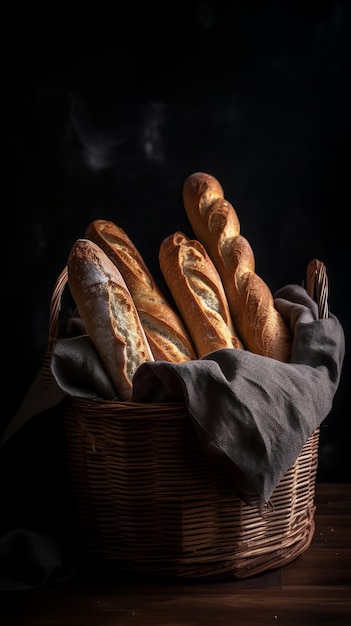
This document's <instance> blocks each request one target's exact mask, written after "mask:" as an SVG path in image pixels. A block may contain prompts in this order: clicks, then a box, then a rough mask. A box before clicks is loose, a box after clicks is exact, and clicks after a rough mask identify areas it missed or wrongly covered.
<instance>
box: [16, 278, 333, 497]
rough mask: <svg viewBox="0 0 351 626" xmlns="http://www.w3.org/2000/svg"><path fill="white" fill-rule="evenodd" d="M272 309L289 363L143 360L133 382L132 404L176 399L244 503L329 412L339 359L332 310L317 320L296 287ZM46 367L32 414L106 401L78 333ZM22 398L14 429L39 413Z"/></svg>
mask: <svg viewBox="0 0 351 626" xmlns="http://www.w3.org/2000/svg"><path fill="white" fill-rule="evenodd" d="M275 306H276V308H277V310H278V311H279V312H280V313H281V315H282V316H283V318H284V319H285V321H286V323H287V324H288V325H289V326H290V328H291V330H292V332H293V336H294V341H293V347H292V355H291V362H290V363H282V362H280V361H276V360H274V359H271V358H268V357H263V356H260V355H256V354H253V353H251V352H249V351H246V350H234V349H225V350H219V351H216V352H212V353H211V354H208V355H207V356H206V357H203V358H202V359H199V360H195V361H188V362H185V363H181V364H176V363H169V362H165V361H154V362H148V363H144V364H143V365H142V366H141V367H140V368H139V369H138V370H137V372H136V374H135V376H134V380H133V401H135V402H169V401H171V402H174V401H184V402H185V404H186V406H187V409H188V411H189V415H190V418H191V419H192V421H193V424H194V427H195V429H196V432H197V434H198V436H199V439H200V442H201V444H202V446H203V448H204V450H205V451H206V452H207V453H208V454H209V455H210V456H211V457H212V458H213V459H214V461H215V462H218V463H219V464H220V465H221V466H222V467H223V469H224V470H225V471H226V472H227V473H228V474H229V476H230V477H231V478H232V479H233V482H234V486H236V488H237V493H238V495H239V496H240V497H241V498H242V499H243V500H245V501H247V502H251V501H252V500H253V499H257V498H259V499H260V500H261V502H263V501H264V502H267V501H269V499H270V497H271V495H272V493H273V491H274V489H275V487H276V486H277V484H278V483H279V481H280V479H281V478H282V477H283V475H284V474H285V472H286V471H287V470H288V469H289V468H290V466H291V465H292V464H293V463H294V462H295V460H296V458H297V457H298V455H299V453H300V451H301V449H302V447H303V445H304V444H305V443H306V441H307V439H308V438H309V437H310V436H311V435H312V434H313V432H314V431H315V429H316V428H317V427H318V426H319V425H320V424H321V423H322V422H323V420H324V419H325V418H326V417H327V415H328V414H329V412H330V410H331V408H332V403H333V398H334V395H335V392H336V390H337V387H338V384H339V380H340V375H341V369H342V364H343V359H344V354H345V339H344V333H343V329H342V327H341V324H340V322H339V321H338V319H337V318H336V317H335V316H333V315H332V314H330V315H329V317H328V319H318V310H317V305H316V303H315V302H314V301H313V300H312V298H310V297H309V296H308V294H307V292H306V290H305V289H304V288H303V287H300V286H299V285H288V286H286V287H284V288H282V289H281V290H279V291H278V292H277V293H276V294H275ZM51 369H52V373H53V375H54V378H55V380H56V385H57V386H55V383H54V384H53V385H52V391H51V395H50V393H49V394H48V390H44V389H43V392H42V400H43V402H42V404H43V406H42V407H41V410H45V409H46V408H48V406H49V405H48V402H51V405H52V404H55V399H56V400H57V402H59V401H61V400H62V398H63V397H64V396H65V395H69V396H79V397H85V398H92V399H93V398H95V399H96V398H104V399H113V394H114V392H113V388H112V386H111V384H110V381H109V380H108V377H107V375H106V373H105V371H104V369H103V367H102V364H101V362H100V360H99V358H98V356H97V354H96V352H95V350H94V348H93V346H92V343H91V342H90V340H89V338H88V337H87V335H83V336H78V337H71V338H67V339H61V340H59V341H58V342H57V344H56V347H55V349H54V351H53V354H52V360H51ZM30 395H32V394H29V396H30ZM48 396H49V397H48ZM50 398H51V399H50ZM30 400H31V401H30V402H27V403H26V402H25V403H24V406H23V407H21V409H20V411H19V414H18V416H17V418H16V416H15V419H14V421H13V425H12V428H14V430H16V429H18V428H19V427H20V423H23V422H24V421H26V420H28V419H29V418H31V417H33V415H34V414H35V411H36V412H39V406H40V398H38V397H37V398H36V402H35V410H34V411H33V402H32V398H30ZM10 435H11V424H10V428H9V431H8V432H7V434H6V437H7V438H8V437H9V436H10Z"/></svg>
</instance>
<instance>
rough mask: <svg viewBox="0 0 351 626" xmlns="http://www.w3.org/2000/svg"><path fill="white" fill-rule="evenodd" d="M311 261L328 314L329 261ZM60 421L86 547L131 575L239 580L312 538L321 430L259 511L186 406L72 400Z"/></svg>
mask: <svg viewBox="0 0 351 626" xmlns="http://www.w3.org/2000/svg"><path fill="white" fill-rule="evenodd" d="M311 263H314V265H312V266H311V264H310V265H309V269H308V272H307V283H308V284H310V286H309V289H308V290H309V292H310V293H311V295H312V292H313V295H314V297H316V299H317V300H318V302H319V304H320V316H321V317H325V316H326V315H327V314H328V313H327V308H326V307H327V305H326V297H325V294H326V278H325V272H324V266H323V264H320V265H319V266H318V263H319V262H317V269H316V270H314V268H315V267H316V264H315V260H314V262H311ZM321 272H322V276H323V288H322V289H320V285H321V281H320V276H321ZM323 272H324V273H323ZM66 280H67V276H66V271H65V270H64V271H63V272H62V274H61V276H60V277H59V279H58V281H57V283H56V285H55V289H54V293H53V297H52V306H51V315H50V340H49V349H48V353H47V363H46V366H45V365H44V374H45V375H47V376H48V377H50V376H51V374H50V371H49V359H50V353H51V350H52V348H53V345H54V343H55V341H56V340H57V336H58V327H59V322H58V318H59V314H60V309H61V295H62V290H63V288H64V286H65V284H66ZM311 285H312V286H311ZM316 285H317V287H316ZM318 286H319V287H318ZM64 421H65V431H66V448H67V459H68V465H69V474H70V480H71V484H72V491H73V496H74V500H75V503H76V507H77V512H78V515H79V519H80V526H81V530H82V541H83V546H84V550H85V551H86V553H87V554H88V555H90V556H91V557H92V558H94V560H95V559H97V560H98V561H100V560H101V561H102V562H103V563H105V564H106V563H108V564H109V565H110V566H112V567H116V568H118V569H119V570H122V571H125V572H129V573H131V572H133V573H138V574H148V575H157V576H159V575H162V576H165V575H166V576H170V577H173V578H178V579H188V580H190V579H193V580H195V579H200V580H217V579H224V578H226V579H233V578H246V577H249V576H253V575H255V574H258V573H261V572H264V571H267V570H271V569H274V568H277V567H280V566H283V565H286V564H287V563H289V562H290V561H292V560H293V559H295V558H296V557H297V556H299V555H300V554H302V553H303V552H304V551H305V550H306V549H307V548H308V546H309V545H310V542H311V540H312V537H313V534H314V513H315V504H314V497H315V482H316V473H317V460H318V443H319V430H318V429H317V430H316V431H315V432H314V434H313V435H312V436H311V437H310V439H309V440H308V441H307V442H306V443H305V445H304V447H303V449H302V451H301V453H300V454H299V456H298V458H297V459H296V462H295V463H294V464H293V466H292V467H291V468H290V469H289V471H288V472H287V473H286V474H285V475H284V477H283V479H282V480H281V481H280V483H279V484H278V486H277V487H276V489H275V491H274V493H273V496H272V498H271V503H270V505H269V506H267V507H265V509H264V510H263V511H262V510H261V509H260V508H259V506H258V505H257V506H256V505H255V506H249V505H247V504H245V503H243V502H242V501H241V500H240V499H239V498H238V497H236V496H235V495H233V489H232V487H231V485H230V484H229V481H227V478H226V476H225V475H224V474H223V472H222V471H220V470H219V468H217V467H215V465H214V464H213V462H212V461H210V459H209V458H208V457H207V455H206V454H205V453H204V452H203V450H202V448H201V446H200V443H199V440H198V438H197V435H196V433H195V429H194V427H193V425H192V422H191V420H190V418H189V415H188V413H187V411H186V409H185V405H184V404H183V403H169V404H136V403H132V402H115V401H104V402H98V401H91V400H85V399H73V398H70V399H67V400H65V402H64Z"/></svg>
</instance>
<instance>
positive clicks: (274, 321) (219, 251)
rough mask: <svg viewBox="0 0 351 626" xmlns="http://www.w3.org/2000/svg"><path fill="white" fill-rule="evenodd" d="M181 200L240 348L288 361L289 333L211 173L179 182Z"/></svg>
mask: <svg viewBox="0 0 351 626" xmlns="http://www.w3.org/2000/svg"><path fill="white" fill-rule="evenodd" d="M183 202H184V207H185V211H186V214H187V216H188V219H189V222H190V224H191V227H192V229H193V231H194V233H195V237H196V238H197V239H198V240H199V241H201V243H202V244H203V245H204V246H205V248H206V250H207V252H208V254H209V256H210V257H211V259H212V261H213V263H214V265H215V266H216V268H217V270H218V273H219V275H220V277H221V279H222V283H223V287H224V290H225V292H226V295H227V299H228V304H229V308H230V311H231V315H232V319H233V322H234V324H235V327H236V328H237V330H238V333H239V336H240V338H241V340H242V342H243V344H244V346H245V347H246V348H247V349H248V350H250V351H251V352H254V353H256V354H261V355H264V356H269V357H271V358H274V359H277V360H279V361H284V362H287V361H288V360H289V358H290V354H291V346H292V336H291V333H290V331H289V329H288V328H287V326H286V324H285V322H284V320H283V318H282V317H281V316H280V314H279V313H278V311H277V310H276V309H275V307H274V300H273V296H272V293H271V291H270V290H269V288H268V286H267V285H266V283H265V282H264V281H263V280H262V279H261V278H260V277H259V276H258V275H257V274H256V272H255V258H254V254H253V251H252V248H251V246H250V244H249V242H248V241H247V239H245V238H244V237H243V236H242V235H241V234H240V222H239V219H238V216H237V214H236V211H235V209H234V207H233V206H232V205H231V204H230V202H228V201H227V200H226V199H225V198H224V193H223V189H222V186H221V185H220V183H219V182H218V180H216V178H214V177H213V176H211V175H210V174H206V173H203V172H195V173H194V174H191V175H190V176H189V177H188V178H187V179H186V180H185V182H184V186H183Z"/></svg>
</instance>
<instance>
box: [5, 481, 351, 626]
mask: <svg viewBox="0 0 351 626" xmlns="http://www.w3.org/2000/svg"><path fill="white" fill-rule="evenodd" d="M316 505H317V510H316V514H315V522H316V528H315V533H314V537H313V540H312V544H311V545H310V547H309V548H308V549H307V550H306V551H305V552H304V554H303V555H302V556H300V557H298V558H297V559H295V561H293V562H292V563H290V564H288V565H286V566H285V567H283V568H280V569H277V570H274V571H271V572H266V573H264V574H261V575H260V576H256V577H252V578H248V579H245V580H237V581H230V582H216V583H203V582H202V583H184V582H181V583H173V582H172V583H170V582H169V581H166V580H163V581H157V582H156V581H154V580H148V579H146V580H135V579H134V580H132V579H130V578H129V579H128V580H127V579H125V578H123V577H122V578H121V579H117V580H116V579H114V580H111V579H108V580H105V581H101V580H100V582H96V581H92V580H89V579H88V580H84V581H83V580H82V579H80V580H77V579H74V580H73V579H71V580H70V581H67V582H65V583H64V584H61V585H57V586H45V587H42V588H39V589H34V590H29V591H11V592H7V593H6V597H5V598H3V599H2V601H1V607H0V624H1V626H6V625H7V624H9V625H12V624H13V625H15V624H16V626H17V625H21V624H25V625H26V626H32V625H34V624H35V625H36V626H51V625H53V624H55V625H64V624H69V625H72V624H74V625H77V626H78V625H79V626H92V625H94V626H95V625H96V626H112V625H117V624H118V625H127V624H128V625H131V624H133V626H149V625H150V626H222V625H224V624H225V625H228V626H229V625H232V624H233V625H235V626H241V625H246V624H247V625H250V626H255V625H256V624H257V625H258V624H259V625H260V626H264V625H265V624H270V625H272V624H275V625H277V626H279V625H282V624H284V626H290V625H291V626H297V625H299V626H311V625H314V624H316V626H322V625H323V624H330V625H332V626H336V625H337V624H342V625H345V626H346V624H351V484H326V483H317V486H316ZM1 616H2V617H1Z"/></svg>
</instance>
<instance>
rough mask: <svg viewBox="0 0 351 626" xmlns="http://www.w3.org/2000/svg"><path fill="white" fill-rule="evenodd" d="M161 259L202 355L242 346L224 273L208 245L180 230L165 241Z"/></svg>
mask: <svg viewBox="0 0 351 626" xmlns="http://www.w3.org/2000/svg"><path fill="white" fill-rule="evenodd" d="M159 263H160V267H161V271H162V274H163V276H164V278H165V281H166V283H167V285H168V288H169V290H170V292H171V293H172V296H173V298H174V300H175V302H176V305H177V307H178V309H179V311H180V313H181V316H182V319H183V320H184V322H185V324H186V326H187V328H188V330H189V333H190V335H191V337H192V339H193V341H194V344H195V347H196V349H197V352H198V354H199V357H202V356H205V355H206V354H209V353H210V352H213V351H215V350H219V349H222V348H242V344H241V342H240V340H239V338H238V336H237V333H236V331H235V329H234V325H233V323H232V319H231V314H230V311H229V306H228V302H227V297H226V294H225V292H224V288H223V285H222V282H221V279H220V276H219V274H218V272H217V270H216V268H215V266H214V264H213V263H212V261H211V259H210V257H209V256H208V254H207V252H206V250H205V248H204V246H203V245H202V244H201V243H200V242H199V241H196V240H191V239H189V238H188V237H187V236H186V235H185V234H184V233H182V232H180V231H177V232H175V233H173V234H172V235H170V236H169V237H166V238H165V239H164V240H163V241H162V243H161V245H160V249H159Z"/></svg>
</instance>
